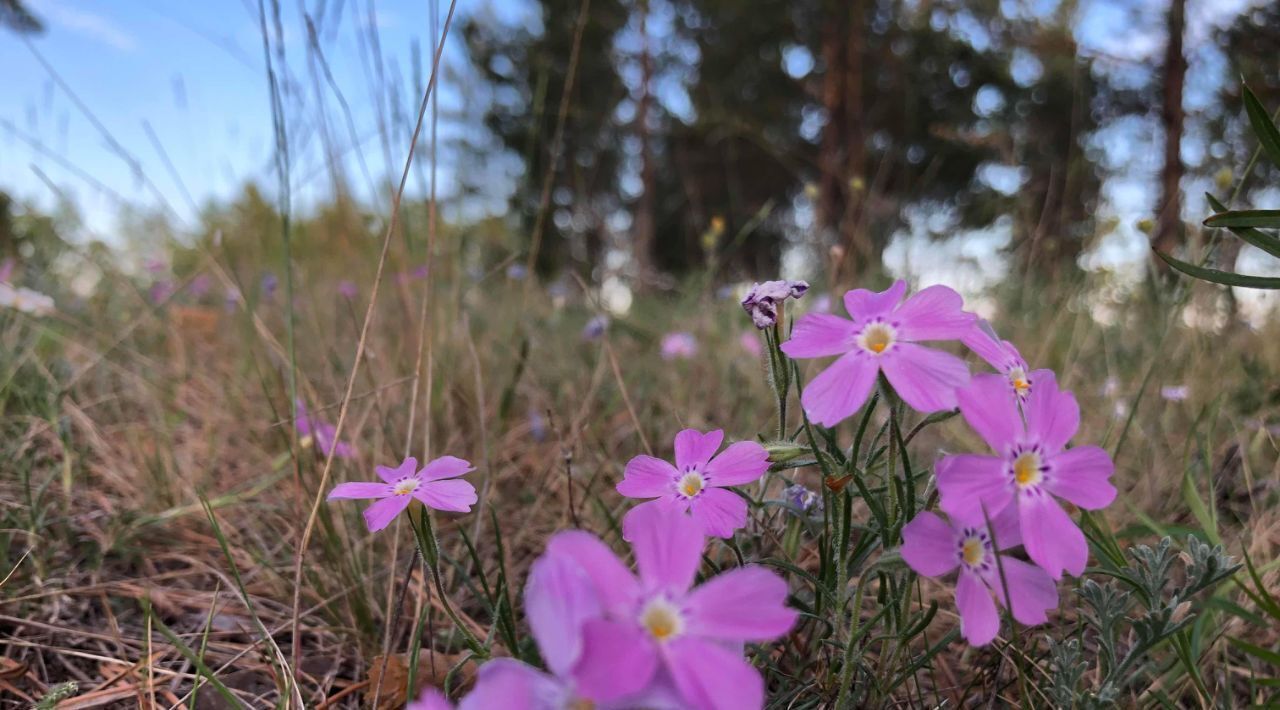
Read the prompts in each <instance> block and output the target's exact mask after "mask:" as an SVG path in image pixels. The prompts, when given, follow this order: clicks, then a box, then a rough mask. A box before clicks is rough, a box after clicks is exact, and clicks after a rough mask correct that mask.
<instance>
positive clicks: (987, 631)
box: [956, 571, 1000, 646]
mask: <svg viewBox="0 0 1280 710" xmlns="http://www.w3.org/2000/svg"><path fill="white" fill-rule="evenodd" d="M956 608H957V609H958V610H959V611H960V634H961V635H962V636H964V637H965V640H967V641H968V642H969V643H971V644H973V645H974V646H985V645H987V644H989V643H991V640H992V639H994V638H995V637H996V634H997V633H999V631H1000V617H999V615H997V614H996V603H995V601H994V600H992V599H991V592H989V591H987V586H986V585H985V584H983V583H982V580H981V579H979V578H978V576H977V575H976V574H973V573H972V572H964V571H962V572H961V573H960V577H959V579H957V580H956Z"/></svg>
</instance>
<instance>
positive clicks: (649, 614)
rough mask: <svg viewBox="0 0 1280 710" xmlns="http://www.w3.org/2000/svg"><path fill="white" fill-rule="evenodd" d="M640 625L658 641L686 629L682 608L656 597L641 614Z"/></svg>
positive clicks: (676, 634) (677, 634)
mask: <svg viewBox="0 0 1280 710" xmlns="http://www.w3.org/2000/svg"><path fill="white" fill-rule="evenodd" d="M640 625H641V626H643V627H644V629H645V631H648V632H649V635H650V636H652V637H653V638H655V639H657V640H658V641H666V640H668V639H671V638H674V637H676V636H679V635H680V632H682V631H684V619H682V618H681V617H680V610H679V609H676V608H675V607H674V606H672V604H671V602H668V601H667V600H665V599H654V600H653V601H651V602H649V604H648V605H647V606H645V608H644V612H642V613H641V614H640Z"/></svg>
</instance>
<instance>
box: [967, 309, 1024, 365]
mask: <svg viewBox="0 0 1280 710" xmlns="http://www.w3.org/2000/svg"><path fill="white" fill-rule="evenodd" d="M960 342H962V343H964V345H965V347H967V348H969V349H970V350H972V351H973V352H975V353H977V355H978V357H980V358H982V359H983V360H984V361H986V363H987V364H988V365H990V366H992V367H994V368H995V369H996V371H997V372H1001V373H1004V372H1007V371H1008V370H1009V369H1011V368H1013V367H1021V368H1023V369H1026V367H1027V363H1026V361H1024V360H1023V359H1022V354H1021V353H1019V352H1018V349H1017V348H1016V347H1014V345H1013V343H1011V342H1009V341H1008V340H1001V339H1000V337H999V336H997V335H996V333H995V331H994V330H992V329H991V324H990V323H987V322H986V321H977V322H976V323H975V324H974V327H973V328H970V329H969V332H968V333H966V334H965V335H963V336H961V337H960Z"/></svg>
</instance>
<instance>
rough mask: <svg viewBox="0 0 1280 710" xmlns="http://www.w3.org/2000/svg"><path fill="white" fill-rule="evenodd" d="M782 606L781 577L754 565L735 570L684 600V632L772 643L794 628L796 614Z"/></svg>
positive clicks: (784, 588)
mask: <svg viewBox="0 0 1280 710" xmlns="http://www.w3.org/2000/svg"><path fill="white" fill-rule="evenodd" d="M786 602H787V583H786V581H785V580H784V579H782V577H779V576H778V575H777V574H775V573H773V572H772V571H770V570H768V569H765V568H764V567H760V566H757V565H748V566H746V567H739V568H738V569H735V570H731V571H729V572H725V573H723V574H720V575H717V576H716V577H714V578H713V579H711V580H710V581H708V582H706V583H704V584H702V585H700V586H698V587H696V588H695V589H694V590H693V591H692V592H690V593H689V596H687V597H685V603H684V608H685V611H686V613H687V616H686V630H687V631H688V632H689V633H691V634H693V635H695V636H705V637H708V638H712V639H717V640H723V641H733V642H737V641H772V640H774V639H776V638H778V637H780V636H784V635H786V633H787V632H788V631H790V630H791V627H792V626H794V625H795V622H796V616H797V614H796V612H795V610H794V609H790V608H788V607H787V605H786Z"/></svg>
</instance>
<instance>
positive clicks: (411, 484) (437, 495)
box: [328, 456, 476, 532]
mask: <svg viewBox="0 0 1280 710" xmlns="http://www.w3.org/2000/svg"><path fill="white" fill-rule="evenodd" d="M474 470H475V468H473V467H472V466H471V463H470V462H468V461H464V460H462V459H460V458H458V457H456V456H441V457H440V458H438V459H435V460H433V461H431V462H429V463H428V464H427V465H426V466H423V467H422V469H421V470H418V460H417V459H415V458H414V457H412V456H410V457H409V458H407V459H405V460H404V461H403V462H401V464H400V465H399V466H396V467H395V468H391V467H390V466H378V467H376V468H374V471H375V472H376V473H377V474H378V478H381V479H382V481H380V482H379V481H371V482H367V483H366V482H352V483H340V484H338V485H337V486H335V487H334V489H333V490H332V491H331V492H330V493H329V497H328V500H362V499H370V498H373V499H376V500H377V502H375V503H374V504H373V505H371V506H369V507H368V508H365V511H364V521H365V524H366V525H368V527H369V532H377V531H379V530H381V529H383V528H385V527H387V526H388V525H390V524H391V521H392V520H395V519H396V516H397V515H399V514H400V513H402V512H404V511H405V509H407V508H408V507H409V503H410V501H411V500H412V499H414V498H416V499H418V500H419V501H421V502H422V503H423V505H426V506H427V507H428V508H435V509H436V510H444V511H448V512H453V513H469V512H471V506H472V505H473V504H475V502H476V489H475V487H474V486H472V485H471V484H470V483H468V482H466V481H460V480H458V477H459V476H464V475H466V474H468V473H470V472H472V471H474Z"/></svg>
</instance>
